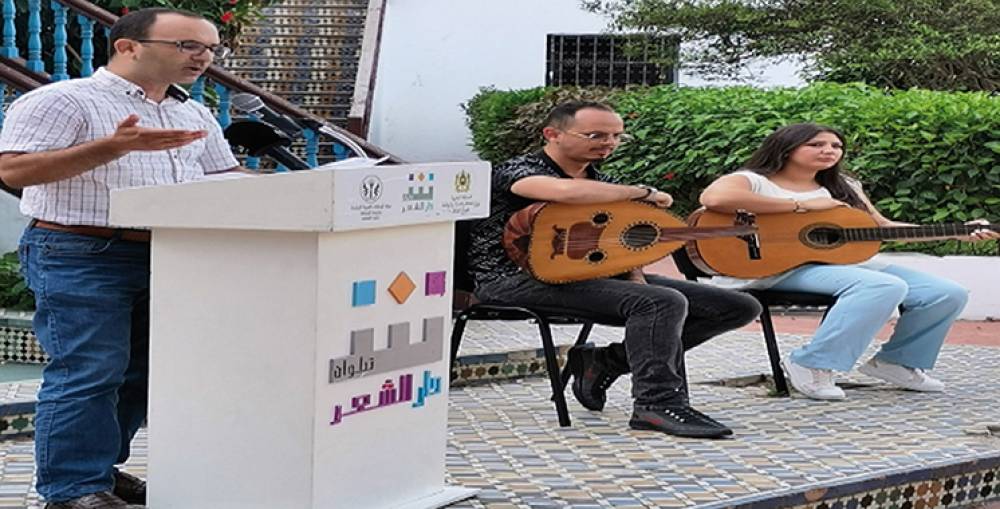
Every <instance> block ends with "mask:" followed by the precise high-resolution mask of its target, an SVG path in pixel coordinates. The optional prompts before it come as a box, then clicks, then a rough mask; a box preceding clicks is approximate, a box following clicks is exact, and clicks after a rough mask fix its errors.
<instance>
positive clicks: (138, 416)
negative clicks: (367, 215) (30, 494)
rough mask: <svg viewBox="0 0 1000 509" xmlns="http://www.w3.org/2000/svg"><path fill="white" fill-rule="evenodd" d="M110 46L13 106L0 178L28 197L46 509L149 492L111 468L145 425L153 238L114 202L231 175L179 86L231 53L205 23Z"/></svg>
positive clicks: (149, 26)
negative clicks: (126, 223) (117, 217)
mask: <svg viewBox="0 0 1000 509" xmlns="http://www.w3.org/2000/svg"><path fill="white" fill-rule="evenodd" d="M109 44H110V45H111V47H112V56H111V59H110V61H109V63H108V65H107V67H103V68H101V69H99V70H98V71H97V72H95V73H94V74H93V76H90V77H86V78H81V79H74V80H68V81H62V82H58V83H55V84H52V85H48V86H45V87H41V88H39V89H37V90H34V91H32V92H30V93H27V94H25V95H24V96H22V97H20V98H19V99H18V100H17V101H15V102H14V103H13V104H12V105H11V106H10V108H9V110H8V112H7V116H6V119H5V120H4V123H3V131H2V133H0V179H2V180H3V181H4V182H6V183H7V184H8V185H10V186H12V187H16V188H24V194H23V197H22V199H21V212H22V213H24V214H25V215H28V216H30V217H32V218H33V219H32V221H31V223H30V224H29V225H28V228H27V229H26V230H25V232H24V235H23V237H22V239H21V245H20V249H19V252H20V257H21V263H22V267H23V271H24V274H25V278H26V280H27V282H28V284H29V286H30V287H31V289H32V291H34V293H35V302H36V311H35V317H34V328H35V333H36V335H37V337H38V340H39V342H40V343H41V345H42V347H43V348H44V349H45V352H46V353H47V354H48V355H49V357H50V362H49V364H48V365H46V367H45V371H44V373H43V377H42V378H43V379H42V387H41V390H40V391H39V394H38V406H37V411H36V416H35V461H36V464H37V474H38V483H37V488H38V492H39V493H40V494H41V495H42V496H43V497H44V498H45V499H46V501H47V502H48V504H47V505H46V506H45V507H46V508H51V509H82V508H86V509H110V508H114V509H120V508H125V507H133V506H132V505H129V504H144V503H145V483H144V482H142V481H141V480H139V479H138V478H136V477H134V476H131V475H128V474H126V473H124V472H122V471H120V470H118V469H117V468H115V465H118V464H121V463H123V462H124V461H125V460H126V459H128V457H129V443H130V442H131V440H132V437H133V436H134V435H135V433H136V431H137V430H138V428H139V426H140V425H141V424H142V422H143V421H144V420H145V418H146V403H147V368H148V351H149V349H148V348H149V247H150V246H149V241H150V234H149V232H148V231H143V230H129V229H118V228H113V227H111V226H110V225H109V224H108V202H109V197H110V192H111V190H113V189H120V188H125V187H135V186H143V185H154V184H156V185H159V184H167V183H173V182H183V181H187V180H192V179H196V178H198V177H201V176H203V175H205V174H208V173H217V172H223V171H229V170H235V169H238V168H239V162H238V161H237V160H236V158H235V157H234V156H233V154H232V151H231V150H230V149H229V145H228V143H227V142H226V140H225V139H224V138H223V136H222V131H221V129H220V127H219V125H218V123H217V122H216V120H215V118H214V117H213V116H212V114H211V113H210V112H209V110H208V109H206V108H205V107H204V106H202V105H201V104H199V103H197V102H196V101H189V100H187V95H186V93H185V92H184V91H183V89H180V88H178V87H177V86H176V85H174V84H175V83H182V84H189V83H192V82H194V81H195V80H196V79H197V78H198V77H199V76H201V74H202V73H204V72H205V70H206V69H208V66H209V65H211V63H212V61H213V59H215V58H223V57H225V56H226V54H228V52H229V49H228V48H226V47H224V46H222V45H220V43H219V34H218V30H217V29H216V27H215V26H214V25H213V24H212V23H211V22H209V21H208V20H206V19H204V18H202V17H200V16H198V15H196V14H191V13H186V12H179V11H172V10H167V9H143V10H139V11H135V12H132V13H130V14H127V15H125V16H123V17H122V18H120V19H119V20H118V22H117V23H115V25H114V26H113V27H112V29H111V34H110V38H109ZM196 461H197V458H192V462H196Z"/></svg>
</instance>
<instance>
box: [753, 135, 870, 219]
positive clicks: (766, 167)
mask: <svg viewBox="0 0 1000 509" xmlns="http://www.w3.org/2000/svg"><path fill="white" fill-rule="evenodd" d="M820 133H831V134H833V135H834V136H836V137H837V138H838V139H839V140H840V144H841V146H843V147H844V153H843V155H841V158H840V160H839V161H837V164H834V165H833V166H831V167H829V168H827V169H825V170H821V171H819V172H817V173H816V182H817V183H818V184H819V185H821V186H823V187H825V188H826V189H827V190H829V191H830V194H831V195H832V196H833V197H834V198H835V199H837V200H840V201H842V202H844V203H847V204H848V205H850V206H852V207H854V208H858V209H861V210H865V211H868V207H867V206H866V205H865V203H864V202H863V201H861V197H859V196H858V193H856V192H855V191H854V189H853V188H852V187H851V185H850V184H848V183H847V180H846V179H845V178H844V173H845V172H844V170H843V169H842V168H841V166H840V163H841V162H842V161H843V160H844V156H846V155H847V143H846V142H845V141H844V135H842V134H840V132H838V131H837V130H836V129H833V128H831V127H826V126H821V125H817V124H791V125H786V126H785V127H782V128H780V129H778V130H777V131H774V132H773V133H771V134H770V135H768V137H767V138H765V139H764V143H762V144H761V146H760V148H758V149H757V150H756V151H755V152H754V153H753V155H752V156H750V159H749V160H747V162H746V163H744V164H743V169H746V170H750V171H752V172H754V173H758V174H760V175H764V176H765V177H767V176H770V175H774V174H775V173H778V171H780V170H781V169H782V168H784V167H785V163H786V162H788V156H789V155H790V154H791V153H792V151H794V150H795V149H797V148H799V147H800V146H801V145H803V144H805V143H806V142H808V141H809V140H811V139H813V138H815V137H816V135H818V134H820Z"/></svg>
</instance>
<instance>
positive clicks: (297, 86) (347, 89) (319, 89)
mask: <svg viewBox="0 0 1000 509" xmlns="http://www.w3.org/2000/svg"><path fill="white" fill-rule="evenodd" d="M268 90H270V91H272V92H275V93H277V94H279V95H284V94H288V93H309V94H328V93H343V94H345V95H348V96H350V95H353V94H354V82H353V81H352V82H350V83H346V82H339V81H334V82H315V81H301V80H299V81H294V82H287V81H286V82H282V81H276V82H271V83H268Z"/></svg>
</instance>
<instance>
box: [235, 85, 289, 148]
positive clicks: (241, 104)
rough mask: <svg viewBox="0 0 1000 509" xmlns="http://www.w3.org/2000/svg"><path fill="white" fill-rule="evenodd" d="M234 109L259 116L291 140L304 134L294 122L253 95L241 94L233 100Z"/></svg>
mask: <svg viewBox="0 0 1000 509" xmlns="http://www.w3.org/2000/svg"><path fill="white" fill-rule="evenodd" d="M231 101H232V104H233V108H236V109H237V110H240V111H242V112H243V113H253V114H255V115H259V116H260V118H261V120H263V121H264V122H267V123H268V124H271V125H273V126H274V127H277V128H278V129H281V131H282V132H283V133H285V134H287V135H288V136H289V137H290V138H298V136H299V135H300V134H302V127H301V126H300V125H299V124H298V123H296V122H295V121H294V120H292V119H290V118H288V117H286V116H284V115H282V114H281V113H278V112H277V111H274V110H272V109H271V108H268V107H267V106H266V105H264V101H262V100H261V98H260V97H257V96H255V95H253V94H246V93H240V94H236V95H234V96H233V97H232V99H231Z"/></svg>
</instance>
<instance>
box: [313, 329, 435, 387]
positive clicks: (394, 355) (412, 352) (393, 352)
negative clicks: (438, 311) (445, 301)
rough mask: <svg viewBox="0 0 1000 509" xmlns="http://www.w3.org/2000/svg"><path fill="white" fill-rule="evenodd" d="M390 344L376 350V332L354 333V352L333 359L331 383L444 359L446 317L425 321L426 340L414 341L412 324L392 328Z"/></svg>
mask: <svg viewBox="0 0 1000 509" xmlns="http://www.w3.org/2000/svg"><path fill="white" fill-rule="evenodd" d="M388 332H389V338H388V345H387V347H386V348H385V349H382V350H376V349H375V329H373V328H368V329H358V330H354V331H351V352H350V354H349V355H346V356H344V357H337V358H336V359H331V360H330V378H329V380H330V383H331V384H335V383H338V382H343V381H345V380H352V379H355V378H361V377H365V376H370V375H377V374H380V373H387V372H390V371H396V370H400V369H406V368H412V367H414V366H420V365H422V364H429V363H431V362H437V361H440V360H441V359H443V358H444V356H443V353H444V317H442V316H436V317H433V318H425V319H424V322H423V330H422V331H421V332H422V338H421V339H420V341H416V342H411V341H410V322H400V323H394V324H390V325H389V331H388Z"/></svg>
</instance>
